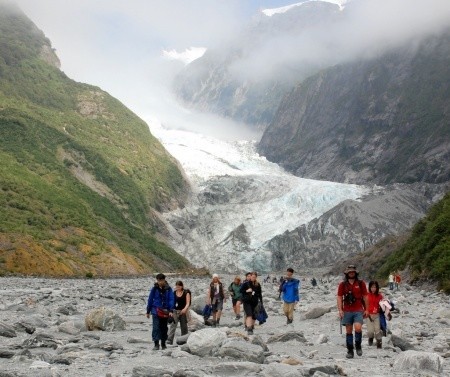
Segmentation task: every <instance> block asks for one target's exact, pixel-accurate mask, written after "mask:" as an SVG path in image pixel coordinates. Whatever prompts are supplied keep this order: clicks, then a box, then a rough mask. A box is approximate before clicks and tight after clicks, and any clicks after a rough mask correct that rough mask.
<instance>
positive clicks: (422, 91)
mask: <svg viewBox="0 0 450 377" xmlns="http://www.w3.org/2000/svg"><path fill="white" fill-rule="evenodd" d="M449 82H450V32H448V31H447V32H446V33H444V34H443V35H439V36H433V37H430V38H428V39H426V40H424V41H422V42H421V43H410V44H409V45H408V46H405V47H403V48H402V49H400V50H397V51H393V52H390V53H386V54H384V55H383V56H381V57H379V58H376V59H372V60H360V61H358V62H354V63H347V64H341V65H338V66H335V67H332V68H329V69H326V70H324V71H322V72H320V73H318V74H316V75H314V76H312V77H310V78H308V79H307V80H305V81H304V82H303V83H301V84H300V85H298V86H297V87H296V88H295V89H294V90H292V92H291V93H290V94H289V95H287V96H286V97H285V98H284V100H283V101H282V103H281V105H280V107H279V109H278V111H277V114H276V116H275V118H274V120H273V122H272V123H271V124H270V126H269V127H268V128H267V129H266V131H265V133H264V135H263V137H262V139H261V141H260V144H259V146H258V150H259V152H260V153H261V154H263V155H264V156H266V157H267V158H268V159H269V160H271V161H273V162H277V163H279V164H281V165H282V166H284V167H285V168H286V169H287V170H289V171H291V172H293V173H294V174H296V175H298V176H302V177H308V178H314V179H324V180H332V181H337V182H353V183H360V184H361V183H368V182H371V183H377V184H388V183H393V182H409V183H411V182H430V183H439V182H446V181H448V180H449V179H450V164H449V161H450V127H449V124H450V85H449Z"/></svg>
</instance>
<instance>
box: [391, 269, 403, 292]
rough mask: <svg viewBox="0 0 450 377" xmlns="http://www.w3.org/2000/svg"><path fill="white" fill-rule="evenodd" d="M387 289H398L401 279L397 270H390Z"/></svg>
mask: <svg viewBox="0 0 450 377" xmlns="http://www.w3.org/2000/svg"><path fill="white" fill-rule="evenodd" d="M388 280H389V290H391V291H392V290H394V287H395V290H396V291H398V287H399V285H400V282H401V281H402V277H401V276H400V273H399V272H398V271H395V272H391V273H390V274H389V278H388Z"/></svg>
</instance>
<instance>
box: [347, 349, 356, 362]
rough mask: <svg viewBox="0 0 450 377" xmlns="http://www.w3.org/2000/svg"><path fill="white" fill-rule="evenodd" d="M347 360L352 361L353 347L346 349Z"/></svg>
mask: <svg viewBox="0 0 450 377" xmlns="http://www.w3.org/2000/svg"><path fill="white" fill-rule="evenodd" d="M345 357H346V358H347V359H353V358H354V357H355V354H354V353H353V347H347V354H346V355H345Z"/></svg>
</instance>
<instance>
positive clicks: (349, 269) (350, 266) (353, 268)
mask: <svg viewBox="0 0 450 377" xmlns="http://www.w3.org/2000/svg"><path fill="white" fill-rule="evenodd" d="M352 271H353V272H355V273H356V274H357V273H358V270H357V269H356V267H355V265H354V264H350V265H348V266H347V268H346V270H345V271H344V274H348V273H349V272H352Z"/></svg>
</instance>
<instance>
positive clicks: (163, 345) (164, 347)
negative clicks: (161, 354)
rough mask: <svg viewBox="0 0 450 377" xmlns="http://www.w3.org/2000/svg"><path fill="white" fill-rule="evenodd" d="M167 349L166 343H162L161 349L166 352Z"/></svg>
mask: <svg viewBox="0 0 450 377" xmlns="http://www.w3.org/2000/svg"><path fill="white" fill-rule="evenodd" d="M166 348H167V346H166V343H165V342H162V343H161V349H163V350H165V349H166Z"/></svg>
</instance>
